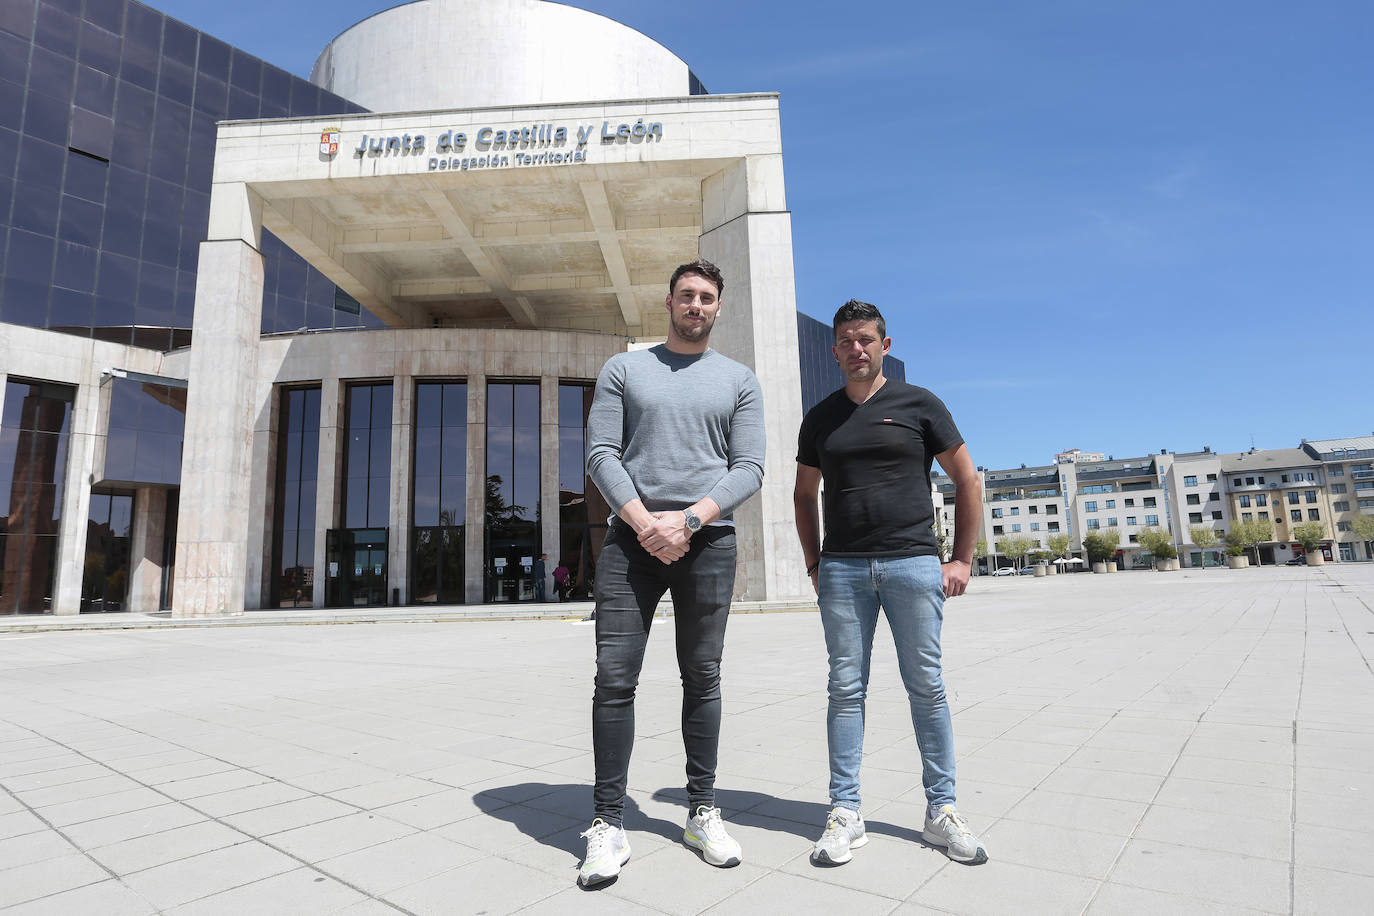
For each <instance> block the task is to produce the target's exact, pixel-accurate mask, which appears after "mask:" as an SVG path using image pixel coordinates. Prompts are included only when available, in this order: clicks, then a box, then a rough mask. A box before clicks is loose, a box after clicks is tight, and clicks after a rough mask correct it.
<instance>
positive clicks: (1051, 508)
mask: <svg viewBox="0 0 1374 916" xmlns="http://www.w3.org/2000/svg"><path fill="white" fill-rule="evenodd" d="M1045 514H1046V515H1058V514H1059V507H1058V506H1056V505H1054V504H1053V503H1051V504H1050V505H1048V506H1046V507H1045Z"/></svg>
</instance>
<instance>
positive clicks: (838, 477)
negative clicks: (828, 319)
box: [792, 299, 988, 865]
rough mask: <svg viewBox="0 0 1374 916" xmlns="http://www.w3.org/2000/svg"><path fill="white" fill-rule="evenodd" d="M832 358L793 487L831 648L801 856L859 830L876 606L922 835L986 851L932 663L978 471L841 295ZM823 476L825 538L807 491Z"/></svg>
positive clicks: (860, 308)
mask: <svg viewBox="0 0 1374 916" xmlns="http://www.w3.org/2000/svg"><path fill="white" fill-rule="evenodd" d="M834 329H835V347H834V349H833V352H834V354H835V359H836V360H837V361H838V362H839V364H840V369H841V370H842V371H843V372H844V376H845V385H844V387H843V388H841V389H840V390H838V391H836V392H834V393H833V394H831V395H830V396H829V397H827V398H826V399H825V400H823V401H821V402H820V403H819V404H817V405H816V406H815V407H813V408H811V410H810V411H808V412H807V414H806V417H805V418H804V419H803V420H802V425H801V432H800V434H799V435H798V439H797V483H796V488H795V489H794V491H793V494H792V500H793V505H794V508H795V510H796V521H797V536H798V537H800V538H801V545H802V553H803V554H804V555H805V557H806V571H807V574H808V575H809V576H810V577H811V584H812V587H813V588H815V589H816V595H817V601H818V603H819V605H820V609H821V622H822V624H823V626H824V628H825V645H826V649H827V650H828V651H829V653H830V683H829V693H830V706H829V710H828V713H827V715H826V738H827V742H828V746H829V749H830V806H831V810H830V815H829V817H828V818H827V819H826V826H825V832H824V833H823V834H822V835H821V838H820V839H819V840H817V841H816V847H815V850H814V851H813V852H812V861H814V862H816V863H817V864H820V865H842V864H844V863H845V862H848V861H849V860H850V858H851V853H850V850H851V849H856V848H858V847H860V846H862V845H864V844H865V843H866V842H868V837H867V835H866V834H865V832H864V823H863V818H861V817H860V816H859V763H860V760H861V759H862V757H863V736H864V699H865V697H866V695H867V692H868V672H869V661H870V659H871V657H872V651H873V631H874V629H875V627H876V626H877V623H878V611H879V609H880V608H881V609H882V610H883V611H884V612H885V613H886V614H887V621H888V626H889V628H890V629H891V630H892V637H893V640H894V642H895V643H896V646H897V663H898V666H899V667H900V669H901V673H902V681H903V683H904V684H905V686H906V691H907V697H908V698H909V700H910V704H911V722H912V725H913V726H914V727H915V730H916V742H917V744H918V745H919V746H920V750H921V777H922V783H923V784H924V785H925V792H926V802H927V809H926V816H925V828H924V831H923V833H922V837H923V839H925V841H926V842H928V843H931V844H932V845H935V846H939V847H941V848H943V849H944V850H945V852H946V853H947V854H948V855H949V857H950V858H951V859H953V860H954V861H956V862H965V863H968V864H979V863H982V862H986V861H987V858H988V856H987V852H986V850H985V849H984V847H983V844H982V842H981V841H980V840H979V839H978V838H977V837H976V836H974V834H973V831H972V830H970V829H969V826H968V823H967V821H965V820H964V818H963V816H962V815H960V814H959V812H958V810H957V809H956V808H955V807H954V729H953V726H952V724H951V721H950V715H949V704H948V703H947V702H946V700H945V686H944V680H943V678H942V676H941V670H940V624H941V622H942V620H943V619H944V601H945V599H946V598H955V597H958V596H959V595H962V594H963V593H964V589H965V588H966V587H967V586H968V579H969V568H970V565H971V564H972V562H973V545H974V541H975V540H976V539H977V537H978V527H979V523H980V520H981V519H980V516H981V514H982V485H981V482H980V481H979V479H978V472H977V469H976V468H974V466H973V459H972V458H971V457H969V452H968V448H967V447H966V446H965V445H964V439H963V437H962V436H961V435H959V429H958V427H956V426H955V425H954V419H953V418H952V417H951V416H950V415H949V411H948V410H947V409H946V408H945V405H944V404H943V403H941V402H940V399H939V398H937V397H936V396H935V395H933V394H931V393H930V392H929V391H927V390H925V389H924V388H918V387H916V386H914V385H908V384H906V383H905V382H898V381H894V380H892V379H888V378H886V377H884V375H883V357H884V356H885V355H887V352H888V350H889V349H891V347H892V340H891V338H889V337H888V336H887V327H886V322H884V321H883V316H882V314H881V313H880V312H879V311H878V309H877V308H876V307H875V306H872V305H869V304H868V303H866V302H859V301H858V300H855V299H851V300H850V301H848V302H846V303H845V304H844V305H843V306H841V307H840V310H839V311H838V312H836V313H835V321H834ZM932 460H935V461H939V462H940V467H942V468H944V470H945V473H947V474H948V475H949V477H950V479H951V480H953V481H954V485H955V488H956V493H955V510H954V521H955V533H954V553H953V556H952V558H951V559H950V561H949V562H948V563H941V557H940V555H939V548H938V547H937V540H936V534H935V531H936V529H935V525H936V519H935V507H934V503H933V500H932V499H931V495H930V490H931V487H930V468H931V462H932ZM822 480H824V481H825V497H824V503H825V543H824V546H822V544H821V538H820V520H819V517H818V514H817V508H816V496H817V492H818V490H819V488H820V484H821V481H822Z"/></svg>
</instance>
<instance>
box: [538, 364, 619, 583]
mask: <svg viewBox="0 0 1374 916" xmlns="http://www.w3.org/2000/svg"><path fill="white" fill-rule="evenodd" d="M594 390H595V389H594V387H593V386H592V384H591V383H589V382H588V383H574V382H563V383H561V384H559V386H558V523H559V527H560V533H559V540H558V554H557V556H555V557H553V558H552V562H551V563H549V564H548V566H549V568H548V572H553V571H554V570H555V569H557V568H558V567H559V566H563V567H565V568H566V569H567V570H568V583H567V588H566V589H565V594H567V595H573V596H576V597H582V596H585V595H588V594H589V592H590V590H591V583H592V582H593V581H594V580H595V573H596V564H597V561H598V560H600V558H601V545H602V543H603V542H604V541H605V540H606V518H607V517H608V516H609V515H610V512H611V510H610V508H609V507H608V506H607V505H606V500H605V499H604V498H603V497H602V495H601V491H600V490H598V489H597V488H596V485H595V484H593V483H592V482H591V481H590V479H589V478H588V477H587V414H588V412H589V411H590V410H591V406H592V395H593V393H594Z"/></svg>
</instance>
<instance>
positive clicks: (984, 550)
mask: <svg viewBox="0 0 1374 916" xmlns="http://www.w3.org/2000/svg"><path fill="white" fill-rule="evenodd" d="M987 555H988V539H987V538H979V539H978V543H976V544H974V545H973V558H974V559H975V560H982V559H984V558H986V557H987ZM977 565H978V564H976V563H975V564H974V566H975V567H976V566H977Z"/></svg>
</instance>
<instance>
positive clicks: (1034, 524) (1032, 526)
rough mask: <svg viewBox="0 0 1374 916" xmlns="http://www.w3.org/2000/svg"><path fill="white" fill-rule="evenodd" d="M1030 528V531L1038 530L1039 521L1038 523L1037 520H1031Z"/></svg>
mask: <svg viewBox="0 0 1374 916" xmlns="http://www.w3.org/2000/svg"><path fill="white" fill-rule="evenodd" d="M1030 530H1031V531H1039V530H1040V523H1039V522H1031V527H1030Z"/></svg>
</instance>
